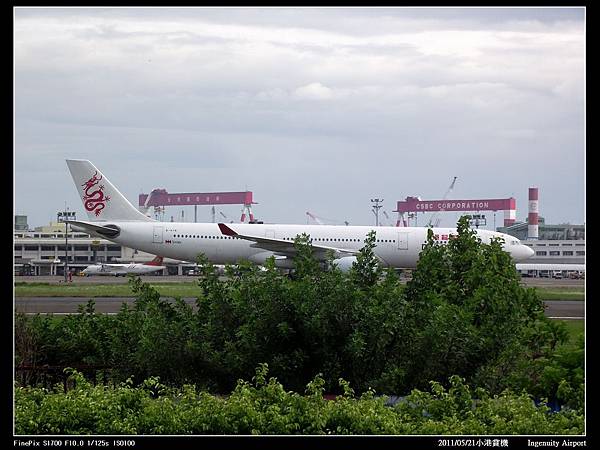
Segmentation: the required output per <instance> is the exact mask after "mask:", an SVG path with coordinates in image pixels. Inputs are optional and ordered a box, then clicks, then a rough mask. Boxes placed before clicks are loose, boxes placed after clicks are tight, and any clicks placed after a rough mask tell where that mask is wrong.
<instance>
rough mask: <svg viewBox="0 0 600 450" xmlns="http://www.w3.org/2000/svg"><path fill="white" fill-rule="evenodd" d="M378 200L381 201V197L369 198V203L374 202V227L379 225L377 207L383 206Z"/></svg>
mask: <svg viewBox="0 0 600 450" xmlns="http://www.w3.org/2000/svg"><path fill="white" fill-rule="evenodd" d="M379 202H383V199H379V198H372V199H371V203H374V205H373V214H375V226H376V227H378V226H379V209H380V208H383V205H380V204H379Z"/></svg>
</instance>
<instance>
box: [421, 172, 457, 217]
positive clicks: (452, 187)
mask: <svg viewBox="0 0 600 450" xmlns="http://www.w3.org/2000/svg"><path fill="white" fill-rule="evenodd" d="M456 178H457V177H454V179H453V180H452V183H450V187H448V190H447V191H446V193H445V194H444V197H443V198H442V201H444V200H446V198H447V197H448V195H450V193H451V192H452V191H453V190H454V183H456ZM442 211H443V210H440V211H438V212H435V213H434V214H432V215H431V218H430V219H429V223H428V224H427V226H428V227H432V226H433V227H437V226H439V224H440V221H441V220H442V219H441V217H437V216H438V215H439V213H440V212H442ZM434 218H435V223H434V222H433V219H434Z"/></svg>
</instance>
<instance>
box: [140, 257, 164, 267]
mask: <svg viewBox="0 0 600 450" xmlns="http://www.w3.org/2000/svg"><path fill="white" fill-rule="evenodd" d="M162 262H163V257H162V256H156V257H154V259H153V260H152V261H150V262H147V263H144V265H146V266H162Z"/></svg>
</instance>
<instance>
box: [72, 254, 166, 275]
mask: <svg viewBox="0 0 600 450" xmlns="http://www.w3.org/2000/svg"><path fill="white" fill-rule="evenodd" d="M162 261H163V257H162V256H157V257H155V258H154V259H153V260H152V261H149V262H147V263H141V264H140V263H131V264H112V263H111V264H107V263H100V264H94V265H93V266H88V267H86V268H85V269H84V270H83V271H82V272H81V273H83V274H84V275H85V276H90V275H114V276H116V277H118V276H119V275H123V276H125V275H127V274H128V273H133V274H137V275H145V274H149V273H152V272H156V271H158V270H163V269H166V267H165V266H163V265H162Z"/></svg>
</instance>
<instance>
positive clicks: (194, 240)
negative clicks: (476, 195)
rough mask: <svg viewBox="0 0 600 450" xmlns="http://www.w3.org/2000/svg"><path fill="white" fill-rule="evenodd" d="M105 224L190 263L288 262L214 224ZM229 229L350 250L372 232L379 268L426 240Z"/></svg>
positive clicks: (514, 243)
mask: <svg viewBox="0 0 600 450" xmlns="http://www.w3.org/2000/svg"><path fill="white" fill-rule="evenodd" d="M104 224H106V225H108V224H110V225H116V226H117V227H118V228H119V229H120V232H119V235H118V236H116V237H111V238H108V239H109V240H111V241H113V242H116V243H118V244H122V245H124V246H127V247H131V248H135V249H138V250H142V251H144V252H148V253H152V254H155V255H163V256H165V257H168V258H172V259H177V260H183V261H189V262H195V261H196V257H197V256H198V254H199V253H203V254H205V255H206V257H207V258H208V259H209V260H210V261H211V262H212V263H214V264H227V263H229V264H235V263H238V262H239V261H240V260H243V259H246V260H249V261H251V262H254V263H257V264H262V263H264V262H265V261H266V259H267V258H269V257H270V256H273V255H275V256H276V260H277V261H276V262H277V265H278V266H279V267H291V264H292V261H291V259H289V258H285V257H283V256H281V255H277V254H276V253H274V252H272V251H268V250H265V249H263V248H260V247H259V246H258V245H257V244H256V243H254V242H251V241H248V240H245V239H241V238H238V237H234V236H226V235H224V234H223V233H222V232H221V230H220V229H219V227H218V225H217V224H216V223H186V222H137V221H128V222H125V221H123V222H121V221H110V222H106V223H103V225H104ZM231 227H232V228H234V229H235V231H236V232H237V233H239V234H240V235H251V236H260V237H264V238H268V239H279V240H287V241H291V242H293V241H294V239H295V238H296V236H297V235H299V234H302V233H306V234H308V235H310V238H311V239H312V242H313V243H314V244H315V245H320V246H326V247H334V248H337V249H344V250H355V251H358V250H359V249H360V248H362V247H363V246H364V241H365V238H366V236H367V234H368V233H369V232H370V231H371V230H375V232H376V242H375V244H376V247H375V249H374V252H375V254H376V255H377V256H378V257H379V258H380V259H381V261H382V263H383V264H384V266H387V267H394V268H414V267H416V263H417V261H418V259H419V253H420V252H421V250H422V248H423V245H424V244H425V242H426V240H427V228H423V227H404V228H400V227H372V226H329V225H283V224H235V225H231ZM476 232H477V234H478V236H479V237H480V238H481V240H482V242H483V243H489V242H490V240H491V238H492V237H494V236H501V237H503V238H504V239H505V245H504V248H505V250H506V251H508V252H509V253H511V255H512V256H513V258H514V259H515V260H517V261H518V260H521V259H525V258H527V257H529V256H530V252H531V251H530V250H529V248H528V247H525V246H523V245H522V244H521V243H520V242H519V241H518V240H516V239H515V238H514V237H512V236H509V235H506V234H502V233H497V232H492V231H488V230H477V231H476ZM433 233H434V235H435V236H437V239H436V240H437V241H439V242H441V243H445V242H448V239H451V235H455V234H456V229H455V228H434V229H433ZM523 247H524V248H523Z"/></svg>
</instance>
